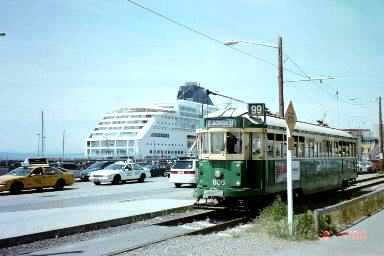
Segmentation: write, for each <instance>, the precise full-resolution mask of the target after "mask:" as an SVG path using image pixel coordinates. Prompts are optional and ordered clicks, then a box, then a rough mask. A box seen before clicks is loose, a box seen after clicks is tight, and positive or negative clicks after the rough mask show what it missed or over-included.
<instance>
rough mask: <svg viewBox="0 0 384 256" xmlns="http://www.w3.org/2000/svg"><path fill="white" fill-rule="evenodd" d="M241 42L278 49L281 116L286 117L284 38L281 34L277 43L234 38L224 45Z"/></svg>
mask: <svg viewBox="0 0 384 256" xmlns="http://www.w3.org/2000/svg"><path fill="white" fill-rule="evenodd" d="M239 43H245V44H252V45H259V46H265V47H270V48H275V49H277V53H278V54H277V63H278V64H277V85H278V95H279V116H280V117H282V118H283V117H284V87H283V79H284V77H283V38H282V37H281V36H279V37H278V39H277V45H273V44H266V43H258V42H253V41H240V40H232V41H225V42H224V45H226V46H231V45H235V44H239Z"/></svg>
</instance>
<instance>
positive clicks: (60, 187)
mask: <svg viewBox="0 0 384 256" xmlns="http://www.w3.org/2000/svg"><path fill="white" fill-rule="evenodd" d="M64 186H65V181H64V180H58V181H57V182H56V185H55V186H54V188H55V190H63V189H64Z"/></svg>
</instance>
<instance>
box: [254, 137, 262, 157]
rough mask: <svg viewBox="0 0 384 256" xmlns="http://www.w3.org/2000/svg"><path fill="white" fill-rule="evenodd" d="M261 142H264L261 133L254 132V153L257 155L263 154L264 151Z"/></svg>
mask: <svg viewBox="0 0 384 256" xmlns="http://www.w3.org/2000/svg"><path fill="white" fill-rule="evenodd" d="M261 143H262V140H261V134H259V133H254V132H253V133H252V154H253V155H257V156H260V155H261V152H262V148H261V145H262V144H261Z"/></svg>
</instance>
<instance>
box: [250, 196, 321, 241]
mask: <svg viewBox="0 0 384 256" xmlns="http://www.w3.org/2000/svg"><path fill="white" fill-rule="evenodd" d="M287 215H288V214H287V206H286V205H285V204H284V203H283V202H281V201H280V200H276V201H274V202H273V203H272V205H270V206H267V207H266V208H264V209H263V210H262V211H261V213H260V215H259V217H258V218H257V219H256V222H257V223H258V224H260V226H261V228H262V229H264V231H265V232H267V233H268V234H269V235H271V236H274V237H277V238H282V239H287V240H297V241H300V240H314V239H316V238H317V237H318V234H317V233H316V230H315V228H314V220H313V214H312V212H311V211H307V212H306V213H303V214H299V215H294V216H293V234H292V236H290V235H289V231H288V223H287Z"/></svg>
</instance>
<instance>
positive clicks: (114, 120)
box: [85, 82, 217, 160]
mask: <svg viewBox="0 0 384 256" xmlns="http://www.w3.org/2000/svg"><path fill="white" fill-rule="evenodd" d="M216 110H217V108H216V107H215V106H214V105H213V103H212V101H211V99H210V98H209V96H208V95H207V93H206V90H205V89H204V88H202V87H200V86H199V85H198V84H197V83H195V82H189V83H186V84H185V85H184V86H180V88H179V91H178V94H177V100H176V102H175V103H174V104H151V105H147V106H136V107H125V108H120V109H117V110H115V111H112V112H110V113H106V114H105V115H104V116H103V118H102V120H101V121H100V122H99V123H98V124H97V125H96V127H95V128H94V129H93V130H92V132H91V134H90V135H89V136H88V138H87V141H86V150H85V154H86V156H87V157H88V158H93V159H105V158H134V159H145V160H155V159H172V158H177V157H184V156H189V155H190V154H192V153H193V152H191V148H192V147H193V144H194V142H195V138H196V128H197V126H198V124H199V122H201V121H202V118H203V116H204V115H206V114H207V113H210V112H213V111H216Z"/></svg>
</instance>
